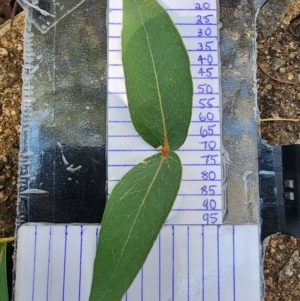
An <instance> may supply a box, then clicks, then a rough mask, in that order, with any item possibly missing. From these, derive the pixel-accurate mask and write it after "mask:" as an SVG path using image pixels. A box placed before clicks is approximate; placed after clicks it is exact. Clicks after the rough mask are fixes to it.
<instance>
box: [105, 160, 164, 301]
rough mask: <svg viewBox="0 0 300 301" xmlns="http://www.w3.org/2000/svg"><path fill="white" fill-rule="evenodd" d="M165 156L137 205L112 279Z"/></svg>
mask: <svg viewBox="0 0 300 301" xmlns="http://www.w3.org/2000/svg"><path fill="white" fill-rule="evenodd" d="M166 158H167V156H164V155H162V156H161V160H160V162H159V165H158V168H157V171H156V173H155V175H154V177H153V180H152V181H151V183H150V185H149V188H148V190H147V192H146V194H145V196H144V198H143V201H142V203H141V205H140V207H139V210H138V212H137V214H136V216H135V219H134V221H133V223H132V226H131V228H130V231H129V233H128V235H127V239H126V241H125V243H124V246H123V248H122V252H121V255H120V257H119V260H118V263H117V265H116V268H115V270H114V273H113V275H112V277H111V279H113V277H114V276H115V273H116V271H117V269H118V267H119V264H120V261H121V258H122V256H123V253H124V250H125V248H126V246H127V244H128V240H129V238H130V235H131V233H132V231H133V228H134V226H135V224H136V220H137V219H138V216H139V215H140V212H141V210H142V208H143V207H144V203H145V201H146V199H147V197H148V194H149V192H150V190H151V188H152V186H153V184H154V182H155V180H156V178H157V176H158V173H159V171H160V169H161V167H162V165H163V163H164V161H165V159H166ZM111 281H112V280H111ZM111 281H110V283H109V285H108V286H107V290H106V292H105V293H104V294H103V297H104V296H105V295H106V293H107V292H108V289H109V287H110V284H111Z"/></svg>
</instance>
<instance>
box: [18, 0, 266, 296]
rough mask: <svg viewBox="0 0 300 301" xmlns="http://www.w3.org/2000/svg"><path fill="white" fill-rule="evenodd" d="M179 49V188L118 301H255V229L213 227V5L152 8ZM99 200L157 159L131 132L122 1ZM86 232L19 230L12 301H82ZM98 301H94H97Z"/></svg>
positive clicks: (88, 249)
mask: <svg viewBox="0 0 300 301" xmlns="http://www.w3.org/2000/svg"><path fill="white" fill-rule="evenodd" d="M159 2H160V3H161V4H162V5H163V6H164V7H165V8H166V10H167V12H168V13H169V14H170V16H171V18H172V19H173V21H174V23H175V25H176V27H177V28H178V30H179V32H180V34H181V35H182V38H183V41H184V43H185V45H186V48H187V51H188V54H189V57H190V63H191V72H192V76H193V83H194V97H193V112H192V121H191V125H190V128H189V132H188V137H187V140H186V142H185V143H184V145H183V146H182V147H181V148H180V149H179V150H178V151H177V154H178V155H179V156H180V159H181V161H182V163H183V181H182V184H181V188H180V191H179V194H178V197H177V199H176V202H175V205H174V207H173V209H172V212H171V214H170V216H169V217H168V219H167V221H166V223H165V225H164V227H163V229H162V231H161V232H160V234H159V236H158V238H157V240H156V242H155V244H154V247H153V248H152V250H151V252H150V254H149V256H148V258H147V261H146V262H145V264H144V266H143V268H142V270H141V271H140V273H139V274H138V276H137V277H136V279H135V280H134V282H133V284H132V285H131V287H130V288H129V290H128V291H127V292H126V294H125V296H124V298H123V299H122V301H260V300H261V281H260V246H259V226H258V225H221V224H222V216H223V212H222V209H223V208H222V195H221V191H222V178H221V175H222V173H221V163H222V162H221V124H220V122H221V117H220V111H221V110H220V107H221V105H220V97H219V92H220V91H219V83H220V78H219V58H218V27H217V20H218V18H217V5H216V0H205V1H200V2H197V3H196V2H194V1H191V0H184V1H183V0H160V1H159ZM108 5H109V7H108V17H109V21H108V23H109V27H108V29H109V30H108V32H109V39H108V44H109V45H108V113H107V115H108V145H107V154H108V193H110V192H111V191H112V189H113V187H114V186H115V185H116V183H117V182H118V181H119V180H120V179H121V178H122V176H123V175H124V174H125V173H126V172H127V171H129V170H130V169H131V168H132V167H133V166H135V165H136V164H138V163H139V162H142V161H143V160H144V159H145V158H147V157H149V156H151V155H153V154H154V153H156V152H157V150H155V149H153V148H152V147H151V146H149V145H148V144H147V143H146V142H144V141H143V140H142V139H141V138H140V137H139V135H138V134H137V132H136V131H135V129H134V128H133V126H132V123H131V120H130V117H129V112H128V106H127V98H126V90H125V84H124V73H123V67H122V61H121V39H120V35H121V28H122V0H109V4H108ZM99 231H100V230H99V227H98V226H94V225H81V226H80V225H76V226H75V225H41V224H36V225H30V224H28V225H23V226H22V227H21V228H20V229H19V233H18V252H17V260H16V262H17V273H16V275H17V277H16V286H15V301H88V297H89V291H90V286H91V281H92V272H93V261H94V257H95V251H96V245H97V241H98V238H99ZM99 301H101V300H99Z"/></svg>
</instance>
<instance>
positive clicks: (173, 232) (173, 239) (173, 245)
mask: <svg viewBox="0 0 300 301" xmlns="http://www.w3.org/2000/svg"><path fill="white" fill-rule="evenodd" d="M174 236H175V229H174V225H172V301H174V300H175V299H174V296H175V294H174V291H175V288H174V286H175V270H174V269H175V267H174V265H175V237H174Z"/></svg>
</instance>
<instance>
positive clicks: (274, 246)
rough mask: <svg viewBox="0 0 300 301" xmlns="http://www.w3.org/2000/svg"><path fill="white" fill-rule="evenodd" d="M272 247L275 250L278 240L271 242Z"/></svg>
mask: <svg viewBox="0 0 300 301" xmlns="http://www.w3.org/2000/svg"><path fill="white" fill-rule="evenodd" d="M270 246H271V247H272V248H274V249H275V248H276V246H277V241H276V240H270Z"/></svg>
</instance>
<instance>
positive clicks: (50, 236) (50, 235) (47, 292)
mask: <svg viewBox="0 0 300 301" xmlns="http://www.w3.org/2000/svg"><path fill="white" fill-rule="evenodd" d="M51 241H52V227H51V226H50V230H49V244H48V263H47V264H48V266H47V290H46V301H48V300H49V281H50V255H51Z"/></svg>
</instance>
